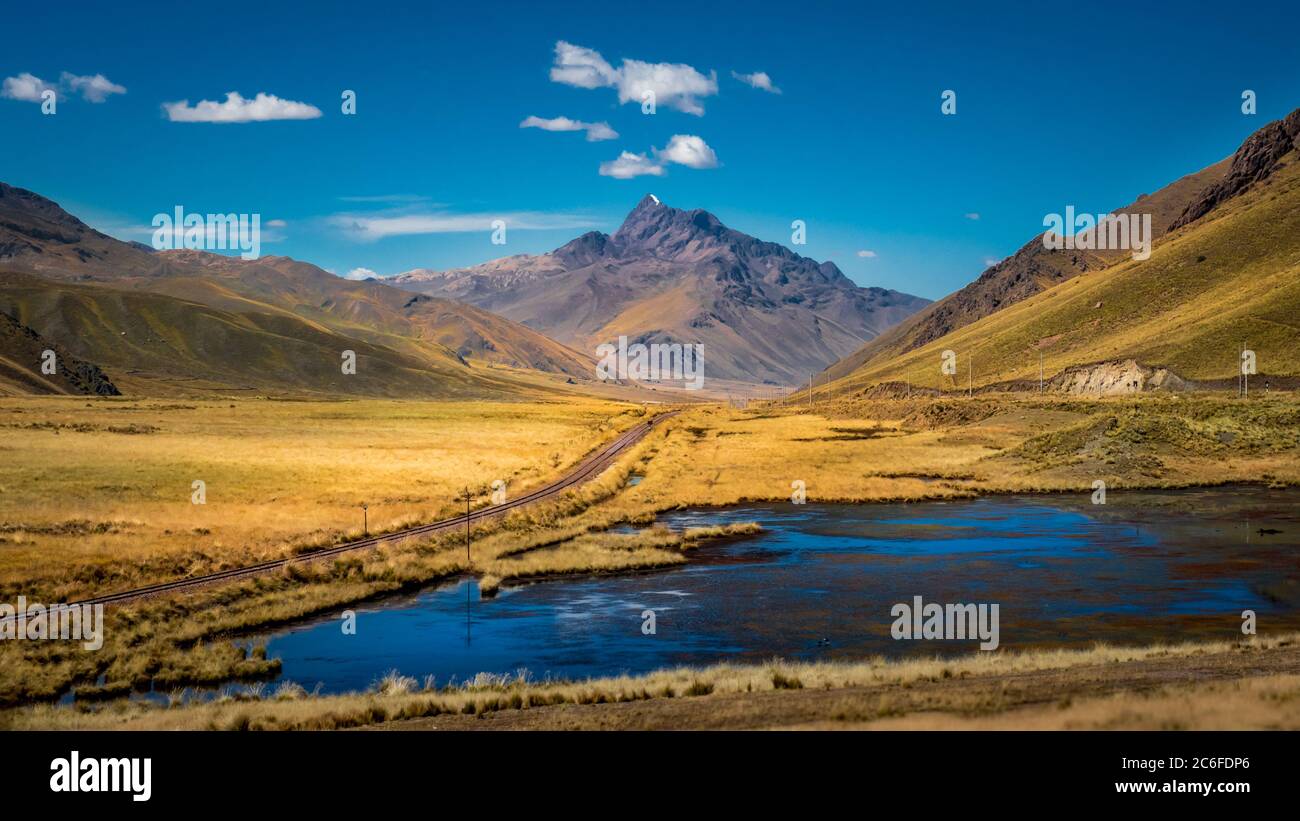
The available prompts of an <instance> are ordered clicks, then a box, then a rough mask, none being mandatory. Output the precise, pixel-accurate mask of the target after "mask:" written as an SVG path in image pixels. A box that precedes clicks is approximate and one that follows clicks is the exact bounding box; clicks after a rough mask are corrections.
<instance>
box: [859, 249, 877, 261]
mask: <svg viewBox="0 0 1300 821" xmlns="http://www.w3.org/2000/svg"><path fill="white" fill-rule="evenodd" d="M858 256H860V257H862V258H863V259H875V258H876V257H877V256H878V255H877V254H876V252H875V251H858Z"/></svg>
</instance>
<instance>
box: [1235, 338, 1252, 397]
mask: <svg viewBox="0 0 1300 821" xmlns="http://www.w3.org/2000/svg"><path fill="white" fill-rule="evenodd" d="M1245 359H1246V343H1245V342H1243V343H1241V359H1239V360H1238V361H1237V370H1239V371H1241V386H1242V388H1243V393H1244V395H1245V397H1246V398H1247V399H1249V398H1250V374H1248V373H1246V369H1245V368H1244V367H1242V363H1243V362H1244V361H1245Z"/></svg>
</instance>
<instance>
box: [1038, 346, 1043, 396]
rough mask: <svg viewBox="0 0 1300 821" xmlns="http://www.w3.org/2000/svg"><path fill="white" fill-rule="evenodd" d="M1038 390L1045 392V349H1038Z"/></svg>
mask: <svg viewBox="0 0 1300 821" xmlns="http://www.w3.org/2000/svg"><path fill="white" fill-rule="evenodd" d="M1038 392H1039V393H1042V392H1043V349H1042V348H1039V349H1038Z"/></svg>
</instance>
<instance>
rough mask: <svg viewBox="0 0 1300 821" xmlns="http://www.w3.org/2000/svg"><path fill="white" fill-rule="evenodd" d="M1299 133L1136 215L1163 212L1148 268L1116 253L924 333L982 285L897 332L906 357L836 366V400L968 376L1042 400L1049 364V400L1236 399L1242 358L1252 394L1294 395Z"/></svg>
mask: <svg viewBox="0 0 1300 821" xmlns="http://www.w3.org/2000/svg"><path fill="white" fill-rule="evenodd" d="M1297 134H1300V112H1297V113H1294V114H1292V115H1290V116H1289V117H1287V118H1286V119H1284V120H1281V121H1278V122H1276V123H1270V124H1269V125H1267V126H1265V127H1264V128H1262V129H1260V130H1259V131H1257V132H1255V133H1254V134H1253V135H1251V137H1250V138H1248V139H1247V140H1246V141H1245V143H1243V145H1242V146H1241V148H1240V149H1239V150H1238V151H1237V152H1236V154H1235V155H1234V156H1233V157H1232V158H1230V159H1228V160H1224V161H1222V162H1219V163H1216V164H1215V165H1212V166H1210V167H1208V168H1206V169H1205V170H1203V171H1201V172H1198V173H1197V174H1193V175H1190V176H1188V177H1184V178H1182V179H1181V180H1179V181H1177V182H1175V183H1173V184H1172V185H1170V186H1167V187H1166V188H1164V189H1161V190H1160V191H1158V192H1157V193H1155V194H1152V195H1150V196H1149V197H1143V198H1139V199H1138V201H1137V202H1136V203H1134V205H1133V206H1130V208H1131V209H1133V210H1134V211H1147V212H1150V213H1152V225H1153V228H1154V229H1155V232H1154V233H1155V235H1156V237H1157V240H1158V241H1157V242H1155V243H1154V245H1153V248H1152V252H1151V255H1150V256H1149V258H1146V259H1139V258H1134V257H1133V256H1132V255H1131V254H1128V253H1124V252H1120V253H1118V254H1112V255H1111V257H1110V258H1102V259H1101V260H1100V262H1101V263H1102V264H1101V265H1100V267H1091V266H1089V267H1088V269H1087V270H1086V272H1081V273H1080V274H1079V275H1075V276H1072V277H1068V278H1065V279H1062V280H1061V281H1060V282H1057V283H1055V284H1051V283H1050V280H1049V281H1048V282H1047V283H1045V284H1046V287H1040V288H1039V289H1038V290H1037V292H1035V293H1030V294H1029V295H1027V296H1024V297H1023V298H1021V299H1018V300H1015V301H1012V302H1010V303H1009V304H1002V305H998V306H996V307H992V309H991V310H989V311H987V313H985V315H984V316H981V317H976V318H972V319H970V320H969V321H966V322H963V323H962V324H961V325H960V326H959V327H956V328H954V329H952V330H949V331H948V332H946V333H943V334H940V335H937V336H936V335H933V333H932V332H927V333H922V332H921V331H920V330H919V329H920V328H921V326H922V325H923V324H924V323H925V322H928V321H930V319H931V317H934V316H936V315H937V310H938V309H941V308H943V306H945V305H946V304H951V303H952V302H953V301H955V299H954V298H955V297H957V296H958V295H961V294H963V292H964V295H966V296H969V295H971V294H972V293H978V292H979V288H981V287H983V285H982V284H981V283H980V282H977V283H975V284H974V285H975V286H976V287H974V288H972V287H971V286H968V287H967V289H963V292H958V295H954V296H953V297H949V298H948V299H945V300H942V301H940V302H938V303H936V305H935V306H934V307H933V308H931V309H928V310H927V311H925V312H922V314H921V315H919V316H918V321H917V322H916V323H907V324H906V325H905V326H904V327H903V328H902V329H900V330H902V331H903V332H904V333H905V334H906V339H905V344H906V347H905V349H901V350H899V349H898V348H900V347H902V346H903V345H904V342H902V341H900V340H901V339H903V337H900V338H897V339H891V340H884V338H883V337H882V340H884V341H885V342H887V343H888V344H889V345H890V346H893V348H894V350H896V352H892V351H891V349H889V348H884V349H878V350H876V351H875V352H874V354H875V355H873V356H871V357H870V358H867V359H865V360H859V361H858V362H857V363H856V364H855V363H854V358H850V359H849V360H846V361H845V362H842V363H839V364H837V365H836V366H835V367H834V368H832V369H830V371H829V372H828V375H829V376H831V377H833V379H832V380H829V381H828V384H827V385H826V387H825V390H826V391H827V392H828V393H831V394H845V393H847V394H853V395H860V394H863V393H868V394H869V393H871V392H872V391H880V392H886V393H897V392H901V391H904V390H912V389H916V388H918V387H919V388H922V389H925V390H928V391H935V390H939V391H954V390H962V389H964V388H965V387H966V380H967V379H968V378H969V379H971V380H972V382H973V385H974V388H975V389H976V390H979V389H980V388H981V387H999V388H1005V389H1021V390H1035V389H1037V388H1038V387H1039V374H1040V361H1041V373H1042V375H1043V378H1044V384H1045V387H1046V389H1047V390H1059V391H1068V392H1079V393H1126V392H1133V391H1136V390H1177V389H1186V388H1195V387H1198V386H1201V387H1218V388H1226V389H1232V388H1234V387H1235V386H1236V384H1237V379H1238V376H1239V373H1240V362H1241V350H1242V348H1243V347H1244V348H1246V349H1248V350H1250V351H1252V352H1253V354H1254V357H1255V361H1256V363H1257V364H1256V368H1257V370H1256V372H1255V375H1254V376H1252V377H1251V385H1252V389H1253V387H1254V386H1258V387H1260V388H1263V389H1265V390H1267V389H1268V388H1270V387H1271V388H1272V389H1273V390H1277V389H1279V388H1282V389H1286V390H1293V389H1294V388H1295V387H1296V386H1297V385H1300V329H1297V324H1296V317H1298V316H1300V143H1297V139H1296V138H1297ZM1035 244H1036V246H1037V248H1039V249H1041V248H1042V244H1041V242H1037V240H1035V241H1034V242H1031V244H1030V246H1026V248H1024V249H1022V251H1021V254H1023V255H1025V256H1026V257H1034V256H1037V257H1039V258H1041V257H1043V256H1052V255H1055V256H1056V257H1057V258H1059V257H1060V256H1061V255H1062V254H1066V255H1067V256H1070V252H1045V251H1035V250H1034V246H1035ZM1018 256H1019V255H1018ZM1071 258H1072V257H1071ZM1003 270H1006V269H1003ZM987 275H988V274H987V273H986V276H987ZM983 279H984V277H981V280H983ZM945 350H950V351H953V352H954V353H956V355H957V356H958V360H959V361H958V368H957V371H958V372H957V374H956V375H948V376H944V375H943V374H942V372H941V368H940V361H941V356H942V353H943V351H945ZM1040 357H1041V360H1040ZM819 384H821V383H820V382H819Z"/></svg>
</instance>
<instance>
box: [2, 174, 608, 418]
mask: <svg viewBox="0 0 1300 821" xmlns="http://www.w3.org/2000/svg"><path fill="white" fill-rule="evenodd" d="M0 310H3V311H6V312H8V313H9V314H11V315H12V316H13V317H14V318H15V319H16V320H17V321H19V322H20V323H22V324H24V325H26V326H29V327H30V328H31V329H32V330H33V331H34V332H36V333H38V334H40V335H42V336H44V337H47V338H48V339H50V340H54V341H57V342H58V343H60V344H62V345H64V346H66V347H67V348H68V349H69V350H70V351H72V352H73V353H74V354H76V355H78V356H81V357H84V358H86V359H89V360H90V361H93V362H96V363H99V364H101V365H103V366H104V367H105V368H108V369H109V370H110V371H114V372H115V381H116V382H118V383H119V384H121V385H124V386H125V385H130V386H135V385H136V384H137V383H140V384H142V385H143V384H147V383H148V381H149V380H150V379H153V380H155V381H156V382H157V384H159V385H162V384H166V385H168V386H170V387H176V386H184V385H200V384H201V385H203V386H205V388H206V387H209V386H211V387H213V388H214V389H215V388H216V387H217V386H227V387H229V386H236V387H240V388H243V389H250V390H252V389H262V390H265V389H272V388H277V387H278V388H281V389H284V390H322V391H328V392H343V393H362V394H370V395H395V396H401V395H478V394H479V393H483V392H486V393H503V392H504V393H508V392H509V391H510V386H509V384H508V383H509V379H508V378H506V377H505V376H504V375H501V374H487V373H485V372H484V371H483V370H481V369H473V368H471V367H470V365H471V363H477V364H483V365H505V366H510V367H514V368H522V369H533V370H539V371H547V372H552V373H557V374H564V375H567V376H571V377H577V378H586V379H589V378H591V377H592V375H593V373H594V368H595V364H594V360H593V359H592V358H591V357H589V356H586V355H583V354H580V353H578V352H576V351H574V350H572V349H569V348H566V347H565V346H563V345H561V344H558V343H556V342H555V341H553V340H551V339H549V338H547V337H546V336H544V335H543V334H540V333H538V332H536V331H534V330H532V329H529V328H527V327H524V326H522V325H519V324H518V323H515V322H511V321H509V320H507V319H504V318H502V317H499V316H496V315H494V314H492V313H490V312H488V311H485V310H483V309H481V308H476V307H474V306H472V305H465V304H461V303H457V302H454V301H451V300H447V299H438V298H433V297H429V296H425V295H414V294H411V293H410V292H407V291H403V290H401V289H398V288H394V287H391V286H389V285H386V284H384V283H381V282H376V281H366V282H353V281H349V280H344V279H341V278H339V277H336V276H334V275H333V274H330V273H328V272H327V271H324V270H321V269H320V268H317V267H316V266H314V265H310V264H307V263H303V262H298V261H296V260H292V259H289V258H287V257H262V258H259V259H256V260H249V261H245V260H242V259H239V258H238V257H232V256H225V255H220V254H211V253H206V252H201V251H184V250H182V251H157V252H155V251H153V250H152V249H151V248H149V247H147V246H143V245H141V244H140V243H127V242H121V241H119V240H116V239H114V238H112V237H109V236H107V235H105V234H102V233H100V232H98V231H95V230H94V229H92V228H90V227H89V226H87V225H86V224H85V223H83V222H82V221H81V220H79V219H77V218H76V217H74V216H72V215H71V214H68V213H67V212H66V211H64V210H63V209H62V208H60V207H59V206H58V205H57V204H55V203H54V202H52V201H50V200H48V199H46V198H44V197H41V196H40V195H38V194H35V193H33V192H30V191H26V190H23V189H19V188H14V187H12V186H9V185H6V184H4V183H0ZM343 350H353V351H356V352H357V354H358V356H359V357H363V358H365V359H366V361H370V362H372V363H373V365H374V366H373V367H372V368H370V369H369V370H368V372H367V373H366V374H365V375H363V374H362V373H361V371H360V369H359V371H358V373H357V374H356V375H355V376H356V377H357V378H348V379H341V378H338V377H340V376H342V374H341V373H340V367H339V363H338V359H339V355H340V352H341V351H343ZM116 377H121V378H116ZM123 380H125V381H123ZM141 389H144V390H147V389H148V388H146V387H141Z"/></svg>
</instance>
